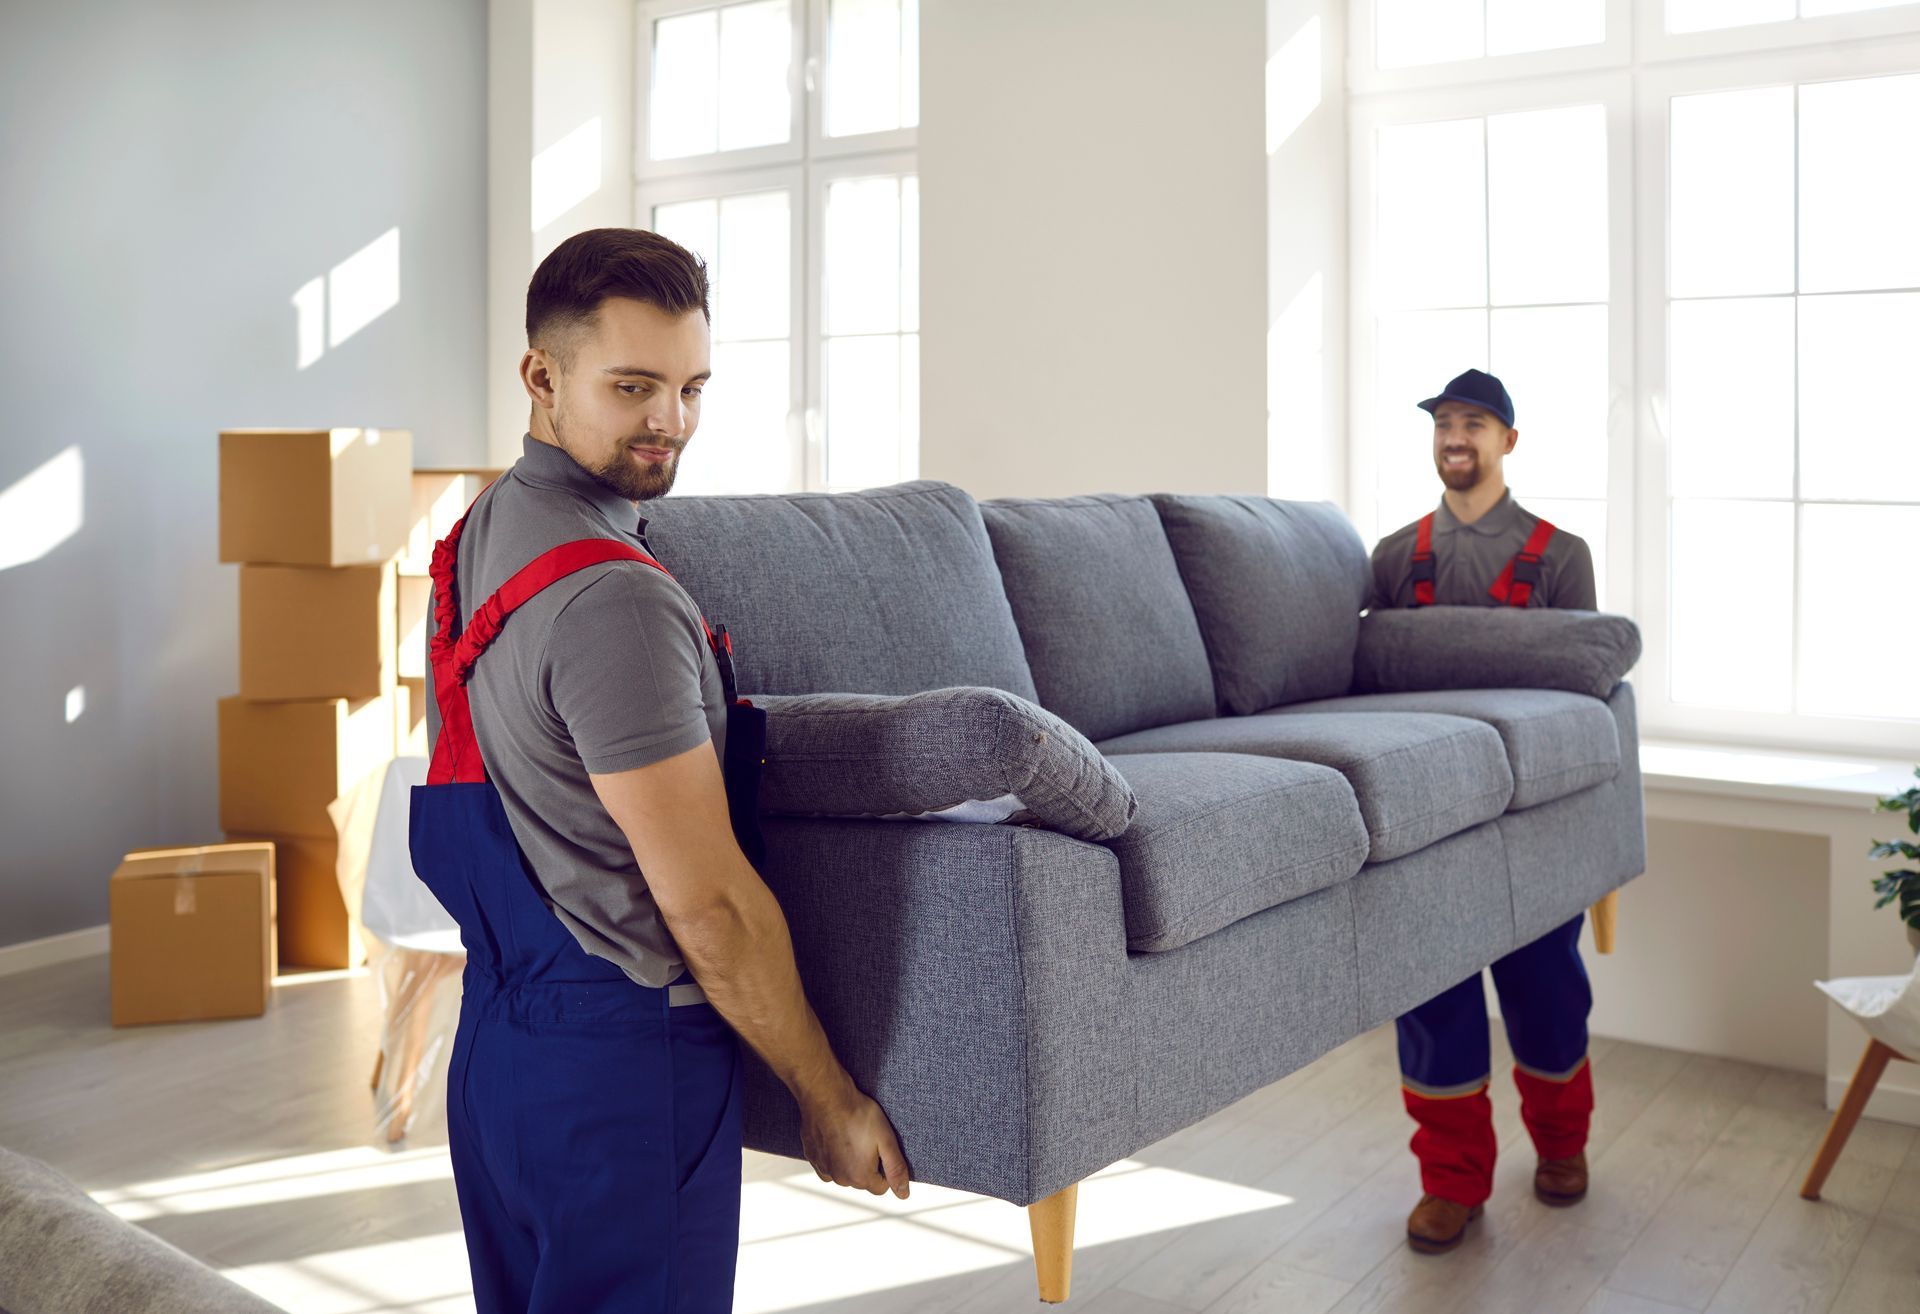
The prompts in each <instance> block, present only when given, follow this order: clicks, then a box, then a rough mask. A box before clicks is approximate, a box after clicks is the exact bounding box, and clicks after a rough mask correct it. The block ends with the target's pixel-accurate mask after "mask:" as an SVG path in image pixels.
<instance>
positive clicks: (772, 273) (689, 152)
mask: <svg viewBox="0 0 1920 1314" xmlns="http://www.w3.org/2000/svg"><path fill="white" fill-rule="evenodd" d="M639 17H640V22H639V24H638V30H639V52H638V76H637V77H636V79H635V85H636V88H637V95H636V114H637V119H638V128H639V130H638V132H637V133H636V136H635V141H636V143H637V146H636V154H637V156H638V158H637V159H636V161H635V173H636V176H637V177H638V178H639V180H640V181H639V183H638V185H637V189H636V190H637V194H636V196H635V202H634V212H635V222H636V223H638V224H640V225H642V226H644V227H650V228H653V229H655V230H656V231H658V232H661V233H664V234H666V235H667V236H669V237H672V238H673V239H675V240H676V241H679V242H681V243H683V244H685V245H686V246H688V247H689V248H691V249H692V250H694V251H696V252H698V253H699V254H700V255H701V256H702V257H703V258H704V259H705V260H706V261H707V265H708V269H709V274H710V279H711V282H712V287H713V338H714V381H713V383H712V384H711V385H710V386H709V388H708V390H707V394H706V402H705V413H704V415H703V417H702V420H701V436H700V440H699V441H698V442H697V443H696V444H695V445H694V447H693V448H691V449H689V451H688V454H687V457H686V463H685V465H684V467H683V469H682V471H681V474H680V478H679V481H678V483H677V484H676V488H677V490H679V491H683V492H693V493H710V492H786V491H793V490H797V489H808V488H817V489H851V488H865V487H871V486H873V485H876V484H887V483H893V482H896V481H898V480H902V479H912V478H914V477H916V476H917V474H918V471H919V446H920V432H919V425H920V395H919V379H920V351H919V328H920V325H919V247H920V242H919V226H920V224H919V179H918V176H917V173H916V169H915V162H914V146H915V139H916V135H917V134H916V128H917V125H918V123H919V100H920V94H919V5H918V0H748V2H747V3H738V4H722V5H715V4H712V3H711V2H710V0H708V2H707V3H700V2H698V0H694V2H692V3H685V2H675V0H649V2H647V3H643V4H642V5H641V6H640V9H639Z"/></svg>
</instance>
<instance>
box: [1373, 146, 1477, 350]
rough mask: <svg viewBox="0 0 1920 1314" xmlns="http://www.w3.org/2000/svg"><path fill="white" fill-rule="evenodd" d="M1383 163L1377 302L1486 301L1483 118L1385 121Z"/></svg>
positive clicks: (1409, 304)
mask: <svg viewBox="0 0 1920 1314" xmlns="http://www.w3.org/2000/svg"><path fill="white" fill-rule="evenodd" d="M1379 163H1380V167H1379V179H1378V205H1379V212H1378V219H1377V223H1378V232H1379V247H1380V249H1379V254H1378V257H1377V259H1376V260H1375V261H1374V265H1375V268H1376V270H1377V271H1378V281H1377V283H1376V284H1375V287H1374V304H1375V305H1378V306H1395V307H1406V308H1409V309H1413V308H1420V307H1430V306H1432V307H1437V306H1484V305H1485V304H1486V303H1487V300H1486V298H1487V206H1486V145H1485V128H1484V126H1483V120H1480V119H1457V120H1454V121H1452V122H1449V123H1418V124H1409V125H1407V126H1405V127H1394V128H1382V129H1381V130H1380V152H1379ZM1448 377H1451V376H1448Z"/></svg>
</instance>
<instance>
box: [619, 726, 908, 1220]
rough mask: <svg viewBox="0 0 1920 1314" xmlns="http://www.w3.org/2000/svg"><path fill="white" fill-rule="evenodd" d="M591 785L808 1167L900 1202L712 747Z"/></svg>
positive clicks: (897, 1171) (870, 1115)
mask: <svg viewBox="0 0 1920 1314" xmlns="http://www.w3.org/2000/svg"><path fill="white" fill-rule="evenodd" d="M590 778H591V779H592V781H593V787H594V790H595V792H596V793H598V794H599V796H600V801H601V802H602V803H603V804H604V805H605V806H606V809H607V812H608V813H609V814H610V815H611V816H612V817H613V819H614V821H615V823H617V824H618V825H619V827H620V829H621V830H622V831H624V832H625V834H626V836H627V842H628V843H629V844H630V845H631V846H632V847H633V856H634V858H635V859H636V860H637V861H638V862H639V864H640V870H641V872H643V873H644V874H645V876H646V880H647V888H648V889H649V890H650V891H651V892H652V894H653V898H654V902H655V903H656V904H657V905H658V906H659V909H660V915H661V918H662V919H663V920H664V921H665V922H666V924H667V929H668V930H669V931H671V932H672V933H673V938H674V941H675V942H676V943H677V944H678V945H679V946H680V952H681V953H682V954H683V955H685V957H686V960H687V966H688V967H689V968H690V969H691V970H692V972H693V975H694V979H695V980H697V981H698V982H699V983H700V986H701V988H702V989H703V990H705V991H706V995H707V999H708V1001H709V1002H710V1003H712V1004H713V1006H714V1008H715V1009H717V1010H718V1011H719V1013H720V1015H721V1016H722V1017H724V1018H726V1020H727V1021H728V1022H729V1023H730V1024H732V1026H733V1028H734V1030H735V1031H737V1032H738V1033H739V1034H740V1037H741V1039H743V1040H745V1041H746V1042H747V1043H748V1044H749V1045H751V1046H753V1048H754V1049H755V1050H756V1051H757V1052H758V1053H759V1054H760V1056H761V1057H762V1058H764V1059H765V1060H766V1061H767V1065H768V1066H769V1067H771V1068H772V1069H773V1071H774V1074H775V1075H776V1076H778V1077H779V1078H780V1080H781V1081H783V1082H785V1083H786V1085H787V1088H788V1089H789V1090H791V1091H792V1092H793V1095H794V1098H795V1100H797V1101H798V1102H799V1105H800V1112H801V1116H802V1133H803V1139H804V1140H805V1141H806V1142H807V1144H806V1151H807V1158H808V1159H809V1160H810V1161H811V1162H812V1164H813V1166H814V1171H815V1172H817V1173H818V1174H819V1175H820V1177H821V1178H822V1179H823V1180H827V1181H835V1182H838V1183H840V1184H841V1185H843V1186H855V1187H860V1188H862V1189H864V1190H868V1191H871V1192H873V1193H874V1194H876V1195H879V1194H884V1193H885V1192H886V1191H887V1190H888V1188H892V1190H893V1191H894V1193H895V1194H897V1195H899V1196H900V1197H901V1198H902V1199H904V1198H906V1195H907V1179H908V1168H907V1163H906V1160H905V1158H904V1157H903V1156H902V1155H901V1153H900V1145H899V1142H898V1140H897V1139H896V1138H895V1136H894V1132H893V1127H892V1125H891V1124H890V1123H889V1122H888V1121H887V1116H886V1114H885V1113H883V1112H882V1111H881V1110H880V1106H879V1105H877V1104H875V1103H874V1102H873V1101H872V1100H871V1099H868V1098H867V1096H866V1095H864V1094H862V1093H861V1091H860V1089H859V1087H858V1086H856V1085H855V1084H854V1082H853V1078H852V1077H850V1076H849V1075H848V1074H847V1071H846V1069H845V1068H843V1067H842V1066H841V1065H840V1061H839V1060H838V1059H837V1058H835V1057H834V1053H833V1047H832V1046H831V1045H830V1044H829V1043H828V1041H827V1037H826V1033H825V1032H824V1031H822V1030H821V1029H820V1020H819V1019H818V1018H817V1017H816V1016H814V1012H813V1009H812V1007H811V1006H810V1005H809V1004H808V1003H807V997H806V993H805V991H804V990H803V989H802V987H801V984H800V973H799V969H798V968H797V967H796V966H795V964H794V959H793V941H792V939H791V937H790V936H789V934H788V931H787V921H786V917H785V915H784V914H782V913H781V911H780V905H779V903H778V902H776V901H775V899H774V897H773V894H772V892H771V891H769V890H768V889H767V887H766V884H765V882H763V881H762V880H761V879H760V876H759V873H757V872H755V871H754V869H753V865H752V864H751V863H749V862H748V861H747V859H746V855H744V854H743V853H741V852H740V846H739V844H738V843H736V842H735V840H734V838H733V826H732V822H731V819H730V818H729V815H728V812H727V795H726V787H725V784H724V782H723V780H722V777H721V774H720V764H719V761H718V759H717V757H716V756H715V754H714V751H713V745H712V743H711V742H708V743H703V744H701V745H699V746H698V747H697V748H692V749H689V750H688V751H686V752H684V753H680V754H677V755H675V756H673V757H670V758H667V759H666V760H665V761H661V762H655V763H653V764H652V765H650V766H644V767H638V768H635V769H634V770H631V771H621V772H616V773H613V774H610V775H594V776H591V777H590Z"/></svg>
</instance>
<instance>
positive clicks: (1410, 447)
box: [1374, 310, 1487, 529]
mask: <svg viewBox="0 0 1920 1314" xmlns="http://www.w3.org/2000/svg"><path fill="white" fill-rule="evenodd" d="M1377 332H1378V335H1379V336H1378V339H1377V341H1378V350H1377V351H1376V353H1375V367H1374V369H1375V373H1374V379H1375V385H1374V433H1375V443H1374V450H1375V452H1376V453H1377V459H1378V461H1379V479H1378V486H1379V494H1380V499H1381V501H1380V507H1381V517H1382V520H1381V527H1382V529H1391V528H1394V527H1395V526H1397V525H1400V524H1402V523H1404V522H1405V521H1406V520H1409V519H1411V518H1412V517H1413V516H1417V515H1419V514H1421V512H1423V511H1425V510H1428V509H1430V508H1431V507H1432V506H1433V504H1434V503H1435V502H1436V501H1438V500H1439V497H1440V476H1439V474H1438V473H1437V472H1436V471H1435V470H1434V465H1433V418H1432V417H1431V416H1429V415H1428V414H1427V413H1426V412H1425V411H1422V410H1420V409H1418V407H1417V406H1416V405H1415V403H1417V402H1421V401H1424V400H1425V399H1427V398H1428V397H1431V396H1433V395H1434V394H1435V393H1437V392H1439V391H1440V390H1441V389H1442V388H1444V387H1446V385H1447V380H1448V379H1451V378H1452V377H1453V376H1454V375H1456V374H1459V373H1460V372H1461V371H1463V370H1467V369H1486V368H1487V312H1486V311H1484V310H1437V311H1435V310H1429V311H1417V312H1413V313H1408V314H1398V315H1382V316H1381V317H1380V320H1379V325H1378V328H1377ZM1409 508H1410V509H1411V511H1410V514H1405V515H1403V514H1401V512H1402V511H1403V510H1407V509H1409ZM1389 515H1392V516H1394V517H1396V518H1394V519H1392V520H1391V521H1389V519H1388V517H1389Z"/></svg>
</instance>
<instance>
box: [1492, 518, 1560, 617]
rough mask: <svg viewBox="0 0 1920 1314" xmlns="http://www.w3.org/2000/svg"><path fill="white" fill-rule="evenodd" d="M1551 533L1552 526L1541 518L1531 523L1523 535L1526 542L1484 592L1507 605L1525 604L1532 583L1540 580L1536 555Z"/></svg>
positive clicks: (1545, 545)
mask: <svg viewBox="0 0 1920 1314" xmlns="http://www.w3.org/2000/svg"><path fill="white" fill-rule="evenodd" d="M1553 535H1554V528H1553V526H1552V525H1551V524H1550V523H1548V522H1547V521H1545V520H1542V521H1541V522H1540V523H1539V524H1537V525H1535V526H1534V527H1533V532H1532V533H1531V534H1529V535H1527V541H1526V544H1525V545H1524V546H1523V547H1521V549H1520V551H1519V552H1518V553H1517V554H1516V555H1515V556H1514V558H1513V560H1512V561H1509V562H1508V563H1507V564H1506V568H1505V569H1504V570H1502V571H1501V572H1500V577H1499V578H1498V579H1496V580H1494V581H1493V587H1491V588H1489V589H1488V590H1487V592H1488V593H1491V594H1492V595H1493V596H1494V598H1495V600H1497V601H1499V602H1504V603H1506V604H1507V605H1508V606H1510V607H1524V606H1526V605H1527V602H1528V601H1529V600H1530V599H1531V598H1532V597H1533V589H1534V585H1536V584H1538V583H1539V582H1540V556H1541V554H1542V553H1544V552H1545V551H1546V550H1547V544H1548V543H1551V542H1552V541H1553Z"/></svg>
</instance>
